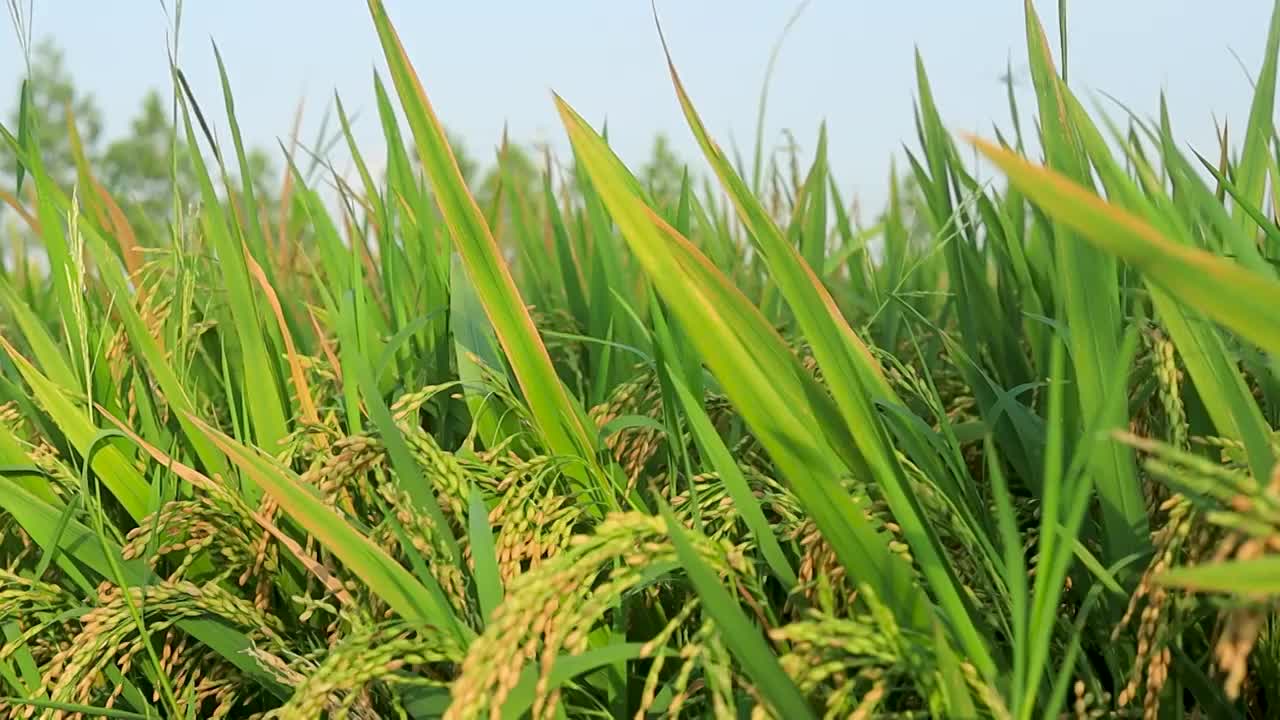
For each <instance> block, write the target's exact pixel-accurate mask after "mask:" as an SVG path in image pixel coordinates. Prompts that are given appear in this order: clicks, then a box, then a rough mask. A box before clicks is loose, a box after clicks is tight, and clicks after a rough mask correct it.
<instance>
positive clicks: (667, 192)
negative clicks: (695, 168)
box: [639, 134, 685, 203]
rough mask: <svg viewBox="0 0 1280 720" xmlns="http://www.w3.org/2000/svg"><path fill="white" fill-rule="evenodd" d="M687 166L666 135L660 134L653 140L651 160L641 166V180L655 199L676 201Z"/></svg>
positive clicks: (663, 201)
mask: <svg viewBox="0 0 1280 720" xmlns="http://www.w3.org/2000/svg"><path fill="white" fill-rule="evenodd" d="M684 171H685V166H684V164H683V163H681V162H680V159H679V158H678V157H676V154H675V153H674V152H672V151H671V143H670V142H669V141H668V140H667V137H666V135H661V134H659V135H658V136H657V138H655V139H654V141H653V150H652V151H651V153H650V155H649V161H648V162H647V163H645V164H644V166H643V167H641V168H640V173H639V175H640V178H639V179H640V182H641V183H642V184H643V185H644V187H645V189H647V190H648V191H649V193H650V195H652V196H653V199H654V200H655V201H657V202H659V203H668V202H676V201H677V200H678V199H679V194H680V184H681V182H682V180H683V178H684Z"/></svg>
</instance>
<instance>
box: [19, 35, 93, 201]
mask: <svg viewBox="0 0 1280 720" xmlns="http://www.w3.org/2000/svg"><path fill="white" fill-rule="evenodd" d="M28 79H29V82H28V83H27V87H28V117H31V118H33V119H34V121H35V124H36V126H37V128H38V130H37V135H36V138H35V139H36V141H37V142H38V143H39V146H40V157H41V159H42V160H43V164H44V166H45V170H46V171H47V172H48V173H49V176H50V177H51V178H53V180H54V181H55V182H57V183H58V184H59V185H61V186H63V187H67V186H69V185H70V184H71V183H72V182H74V181H75V175H76V164H75V156H74V155H73V154H72V152H71V139H70V136H69V134H68V133H67V110H68V109H70V111H71V114H72V116H73V117H74V118H75V122H76V131H77V133H78V134H79V136H80V142H81V144H82V145H83V146H84V150H85V153H86V154H87V155H88V156H89V157H93V156H94V154H95V152H96V150H97V148H98V141H99V140H100V138H101V136H102V113H101V111H100V110H99V109H98V105H97V103H96V102H95V101H94V99H93V96H92V95H90V94H88V93H82V92H80V91H79V90H77V89H76V86H75V82H74V81H73V80H72V78H71V74H70V72H68V70H67V66H66V59H65V57H64V55H63V52H62V50H61V49H59V48H58V46H57V45H55V44H54V42H53V41H52V40H51V39H49V38H44V39H42V40H41V41H40V42H39V43H37V44H36V45H35V46H34V47H33V48H32V49H31V75H30V77H29V78H28ZM15 100H20V98H15ZM20 108H21V103H20V102H14V104H13V109H12V111H11V112H10V114H9V127H10V128H11V129H12V130H13V131H14V132H17V128H18V123H19V111H20ZM0 167H3V169H4V172H5V174H6V176H7V177H6V180H7V181H8V182H12V178H13V177H14V175H15V174H16V173H17V170H18V158H17V156H16V155H15V154H14V153H13V152H11V151H10V150H9V148H8V147H7V146H0ZM6 184H7V183H6Z"/></svg>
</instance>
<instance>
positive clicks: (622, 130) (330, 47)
mask: <svg viewBox="0 0 1280 720" xmlns="http://www.w3.org/2000/svg"><path fill="white" fill-rule="evenodd" d="M20 1H21V0H20ZM170 2H172V0H170ZM35 5H36V8H35V34H36V36H37V37H41V36H52V37H53V38H54V39H55V40H56V41H57V42H58V43H59V44H60V45H61V46H62V47H63V49H64V51H65V52H66V56H67V61H68V63H69V66H70V68H71V70H72V72H73V73H74V75H75V77H76V79H77V81H78V83H79V84H80V86H81V87H83V88H84V89H87V90H89V91H91V92H92V93H93V94H94V96H95V97H96V99H97V102H98V103H99V106H100V107H101V108H102V110H103V113H104V116H105V119H106V125H107V135H108V136H114V135H116V134H118V133H123V132H125V130H126V129H127V126H128V122H129V119H130V117H131V116H132V115H133V114H134V113H135V112H136V111H137V109H138V106H139V100H140V98H141V96H142V94H143V93H144V92H145V91H146V90H147V89H148V88H151V87H159V88H162V89H167V85H166V82H167V81H166V64H165V62H166V61H165V57H166V56H165V44H166V36H165V33H166V27H167V25H168V20H167V19H166V16H165V13H164V12H163V10H162V7H161V4H160V2H159V0H121V1H118V2H94V1H92V0H36V3H35ZM1038 5H1039V7H1040V12H1041V13H1042V14H1043V15H1044V16H1045V17H1044V20H1045V22H1046V25H1047V29H1048V31H1049V33H1050V35H1051V36H1052V37H1053V38H1055V39H1056V37H1057V26H1056V3H1052V2H1046V1H1044V0H1041V2H1039V3H1038ZM387 6H388V9H389V12H390V13H391V16H392V19H393V21H394V22H395V23H396V25H397V28H398V29H399V32H400V34H401V36H402V39H403V41H404V43H405V46H406V48H407V49H408V52H409V55H410V58H411V59H412V61H413V62H414V63H415V65H416V67H417V68H418V71H419V73H420V74H421V76H422V79H423V82H424V84H425V86H426V88H427V92H428V94H429V95H430V97H431V100H432V102H433V103H434V104H435V106H436V109H437V112H438V113H439V114H440V116H441V118H442V119H443V120H444V122H445V123H446V124H447V125H448V126H449V127H450V128H451V129H453V130H455V131H456V132H457V133H458V134H459V135H460V136H461V137H462V138H463V139H464V141H465V143H466V145H467V148H468V149H469V150H470V151H471V153H472V154H473V155H475V156H478V157H480V158H481V159H482V160H483V161H486V162H487V161H488V159H489V158H491V157H492V152H493V148H494V146H495V145H496V144H497V142H498V141H499V138H500V136H501V132H502V128H503V125H504V123H506V124H508V125H509V126H510V129H511V133H512V137H513V138H514V139H516V140H519V141H534V140H537V141H546V142H551V143H552V144H553V146H554V147H557V148H560V149H564V148H565V147H566V143H565V142H564V135H563V132H562V130H561V129H560V127H559V125H558V122H557V119H556V116H555V112H554V108H553V105H552V102H551V98H550V93H551V91H552V90H553V89H554V90H555V91H556V92H559V93H560V94H561V95H563V96H564V97H565V98H566V99H567V100H568V101H569V102H570V103H571V104H572V105H574V106H575V107H576V108H577V109H578V111H579V112H581V113H582V114H583V115H584V116H586V117H587V118H588V119H590V120H592V121H593V122H598V121H599V120H601V119H604V118H606V117H607V118H608V120H609V125H610V135H611V139H612V140H613V143H614V145H615V147H616V148H617V149H618V151H619V153H620V154H621V155H622V157H623V159H624V160H625V161H627V162H628V163H629V164H631V165H632V166H633V167H635V166H638V164H639V163H641V162H643V161H644V159H645V158H646V157H647V155H648V153H649V149H650V147H651V145H652V141H653V138H654V136H655V134H656V133H659V132H661V133H665V134H667V135H668V136H669V137H670V139H671V140H672V142H673V144H674V146H675V149H676V150H677V152H678V153H680V154H681V156H682V157H684V158H686V159H690V160H692V159H693V158H695V157H696V154H695V153H696V149H695V147H694V145H693V143H692V141H691V138H690V136H689V133H688V130H687V129H686V127H685V126H684V125H683V120H682V118H681V116H680V114H679V110H678V108H677V106H676V103H675V100H674V97H673V94H672V91H671V87H670V83H669V81H668V79H667V77H666V74H665V66H664V64H663V60H662V55H661V47H660V45H659V42H658V37H657V33H656V32H655V30H654V26H653V23H652V19H651V16H650V7H649V2H648V0H537V1H530V0H502V1H499V0H472V1H470V2H463V1H461V0H454V1H452V2H441V1H438V0H416V1H412V0H387ZM794 8H795V3H794V2H792V1H791V0H788V1H786V2H783V1H780V0H768V1H766V0H659V2H658V9H659V12H660V14H661V16H662V20H663V26H664V29H665V31H666V32H667V37H668V39H669V41H670V43H671V46H672V51H673V53H674V55H675V59H676V63H677V66H678V67H679V68H680V70H681V74H682V76H683V78H684V80H685V82H686V85H687V86H688V88H689V90H690V92H691V93H692V95H693V98H694V101H695V103H696V104H697V105H698V107H699V109H700V111H701V113H702V115H703V117H704V119H705V120H706V121H707V123H708V125H709V126H710V128H711V129H712V132H713V133H714V134H715V135H716V136H717V138H718V139H720V140H721V141H722V143H725V144H727V143H728V141H729V140H730V139H734V140H736V141H737V142H738V143H739V144H740V145H741V146H743V147H744V148H747V147H749V146H750V143H751V138H752V134H753V132H754V126H755V116H756V103H757V99H758V96H759V91H760V84H761V81H762V79H763V75H764V70H765V65H766V62H767V59H768V55H769V51H770V48H771V46H772V44H773V42H774V40H775V39H776V37H777V35H778V33H779V32H780V30H781V29H782V27H783V26H784V24H785V22H786V20H787V18H788V17H789V16H790V15H791V13H792V11H793V10H794ZM1069 9H1070V19H1069V26H1070V38H1071V40H1070V46H1069V59H1070V65H1071V80H1072V85H1073V86H1074V87H1075V88H1076V89H1077V91H1078V92H1079V91H1084V92H1095V93H1096V92H1099V91H1101V92H1106V93H1109V94H1111V95H1114V96H1116V97H1118V98H1119V99H1121V100H1123V101H1124V102H1126V103H1128V104H1129V105H1130V106H1131V107H1133V108H1134V109H1136V110H1137V111H1139V112H1142V113H1151V112H1153V111H1154V109H1155V108H1156V100H1157V97H1158V92H1159V91H1160V90H1161V89H1164V90H1165V91H1166V92H1168V94H1169V98H1170V104H1171V108H1172V114H1173V120H1174V124H1175V127H1176V129H1177V130H1178V132H1179V135H1180V136H1181V137H1182V138H1183V139H1184V140H1186V141H1187V142H1189V143H1191V144H1192V145H1194V146H1196V147H1198V148H1202V149H1209V150H1211V149H1212V143H1213V130H1212V128H1213V124H1212V118H1213V117H1214V116H1215V115H1216V116H1217V117H1218V118H1223V117H1228V118H1230V121H1231V123H1232V125H1233V126H1235V127H1243V124H1244V121H1245V119H1246V117H1247V113H1248V104H1249V98H1250V96H1251V87H1250V83H1249V74H1252V73H1256V71H1257V69H1258V67H1259V65H1260V63H1261V56H1262V50H1263V46H1264V43H1265V35H1266V27H1267V21H1268V18H1269V15H1270V11H1271V6H1270V3H1268V2H1264V1H1263V0H1231V2H1224V3H1210V2H1205V1H1204V0H1124V2H1104V1H1103V0H1073V2H1071V3H1070V6H1069ZM211 39H212V40H214V41H216V42H217V43H218V46H219V48H220V49H221V51H222V54H223V56H224V58H225V60H226V62H227V65H228V71H229V73H230V77H231V81H232V85H233V90H234V92H235V95H236V108H237V114H238V117H239V120H240V125H241V127H242V130H243V131H244V132H245V133H246V135H247V139H248V140H249V142H250V143H253V144H259V145H263V146H267V147H268V148H275V147H276V139H277V138H281V137H285V136H287V135H288V132H289V128H290V126H291V123H292V117H293V113H294V111H295V108H296V107H297V104H298V101H299V100H300V99H302V98H305V99H306V116H305V123H304V133H303V137H304V139H309V138H310V137H312V136H313V135H314V133H315V131H316V130H317V129H318V124H319V122H320V118H321V115H322V113H323V110H324V106H325V104H326V103H328V102H329V100H330V99H331V97H332V94H333V93H334V92H335V91H336V92H338V93H340V94H341V96H342V98H343V102H344V104H346V106H347V107H348V110H350V111H356V112H359V113H360V114H361V116H362V117H361V119H360V121H359V122H358V124H357V134H358V136H359V137H360V138H361V140H362V142H363V145H364V147H365V148H366V152H368V153H369V154H371V155H373V156H378V155H380V154H381V153H380V146H381V139H380V135H379V133H378V128H377V125H376V122H375V120H376V118H375V116H374V113H373V105H372V97H373V93H372V83H371V72H372V69H373V68H374V67H375V66H376V67H382V65H381V63H380V61H379V51H378V47H377V39H376V36H375V34H374V31H373V28H372V26H371V23H370V21H369V18H368V12H367V9H366V7H365V3H363V2H360V1H359V0H341V1H340V0H309V1H308V0H216V1H215V0H187V2H186V6H185V8H184V17H183V27H182V46H181V49H180V62H181V65H182V66H183V68H184V70H185V71H186V72H187V74H188V76H189V78H190V79H191V81H192V83H193V85H194V86H195V90H196V92H197V93H198V95H199V96H200V97H201V98H202V100H203V102H202V104H203V105H205V107H216V106H218V105H219V101H220V97H219V95H218V86H217V74H216V67H215V65H214V61H213V53H212V50H211V49H210V44H209V41H210V40H211ZM916 46H918V47H919V48H920V51H921V53H922V55H923V57H924V60H925V63H926V66H927V68H928V70H929V73H930V78H931V82H932V84H933V87H934V91H935V94H936V97H937V100H938V104H939V107H940V109H941V111H942V114H943V118H944V121H945V122H947V124H948V125H949V127H950V128H951V129H952V130H956V131H959V130H969V131H975V130H976V131H978V132H980V133H984V134H990V131H989V128H990V127H991V124H992V123H993V122H998V123H1000V124H1001V125H1002V126H1005V127H1007V126H1008V119H1007V109H1006V108H1007V106H1006V102H1005V97H1004V89H1003V87H1002V86H1001V85H1000V82H999V77H1000V75H1001V74H1002V73H1003V71H1004V69H1005V64H1006V61H1007V60H1008V59H1009V58H1010V57H1011V58H1012V60H1013V64H1014V70H1015V76H1017V77H1019V78H1020V79H1021V81H1022V83H1023V89H1022V90H1021V94H1022V98H1023V100H1024V101H1025V102H1026V103H1027V107H1030V100H1029V98H1028V96H1027V93H1028V92H1029V88H1027V87H1026V86H1027V85H1028V82H1029V81H1028V80H1027V74H1026V62H1025V50H1024V49H1023V48H1024V45H1023V18H1022V3H1021V2H1018V1H1017V0H998V1H997V0H970V1H969V2H944V1H943V0H931V1H927V2H926V1H924V0H902V1H899V2H891V1H887V0H874V1H871V0H813V1H812V2H811V4H810V5H809V7H808V9H807V11H806V12H805V14H804V15H803V16H802V17H801V18H800V20H799V21H798V22H797V24H796V25H795V27H794V30H793V32H792V33H791V35H790V36H789V37H788V40H787V42H786V45H785V46H784V49H783V51H782V55H781V57H780V60H779V62H778V66H777V70H776V73H775V76H774V81H773V85H772V88H771V93H770V105H769V111H768V118H767V124H766V141H767V142H770V143H780V142H781V141H782V139H783V136H782V131H783V130H784V129H788V130H791V131H792V132H794V133H795V135H796V137H797V138H798V140H799V142H800V143H801V145H802V147H804V148H807V149H812V147H813V141H814V139H815V136H816V128H817V126H818V123H819V122H821V121H824V120H825V121H826V123H827V125H828V128H829V132H830V136H831V140H830V142H831V153H832V155H831V160H832V164H833V168H834V170H835V172H836V173H837V178H838V179H839V180H840V182H841V184H842V186H843V187H842V189H843V190H844V191H845V192H846V194H847V193H849V192H851V191H853V192H857V193H858V194H859V196H860V197H861V198H862V199H863V202H864V203H865V204H866V206H867V207H868V208H869V209H873V208H874V207H875V206H876V205H877V204H878V203H880V202H881V201H882V199H883V197H884V193H883V187H882V185H883V180H884V178H885V177H886V175H887V172H888V166H889V160H890V156H891V155H894V154H899V153H900V149H901V147H902V145H903V143H907V144H909V145H914V130H913V125H912V119H911V118H912V115H911V113H912V95H913V91H914V68H913V60H912V53H913V48H914V47H916ZM1233 52H1234V53H1235V55H1233ZM1236 56H1238V57H1239V60H1237V58H1236ZM1241 62H1243V63H1244V66H1243V67H1242V66H1241V64H1240V63H1241ZM1246 68H1247V71H1248V72H1247V73H1246ZM20 69H21V53H20V51H19V48H18V43H17V41H16V36H15V34H14V33H13V32H12V31H11V30H8V29H7V28H6V29H5V31H0V91H4V92H5V95H4V96H0V108H4V110H5V116H6V117H7V115H8V106H9V105H11V104H12V101H11V100H7V98H14V97H16V92H17V91H16V88H17V82H16V81H17V77H18V73H19V72H20ZM4 75H8V76H9V77H8V78H5V77H4ZM219 120H220V118H219ZM216 124H217V125H218V126H219V127H221V128H225V123H224V122H221V121H219V122H217V123H216ZM308 130H309V132H308ZM223 132H225V130H224V131H223ZM339 161H340V159H339Z"/></svg>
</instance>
